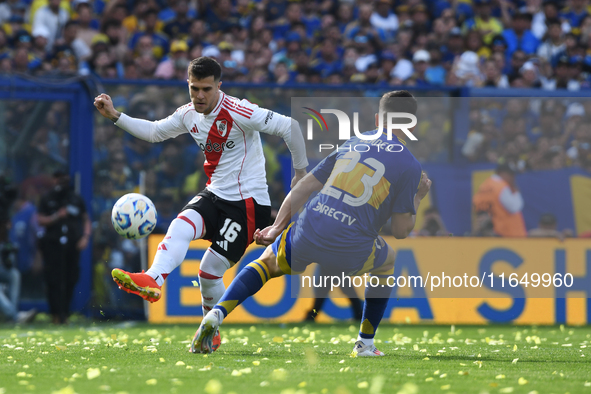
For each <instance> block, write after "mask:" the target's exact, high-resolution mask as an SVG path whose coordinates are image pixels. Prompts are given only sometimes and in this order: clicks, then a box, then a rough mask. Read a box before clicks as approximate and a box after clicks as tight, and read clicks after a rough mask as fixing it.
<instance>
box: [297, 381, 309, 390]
mask: <svg viewBox="0 0 591 394" xmlns="http://www.w3.org/2000/svg"><path fill="white" fill-rule="evenodd" d="M307 385H308V383H306V382H300V383H299V384H298V387H299V388H301V389H303V388H304V387H306V386H307Z"/></svg>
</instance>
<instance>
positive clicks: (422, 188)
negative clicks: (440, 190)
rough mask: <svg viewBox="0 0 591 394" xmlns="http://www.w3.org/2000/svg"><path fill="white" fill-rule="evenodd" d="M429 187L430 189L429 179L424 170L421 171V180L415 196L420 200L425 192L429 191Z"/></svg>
mask: <svg viewBox="0 0 591 394" xmlns="http://www.w3.org/2000/svg"><path fill="white" fill-rule="evenodd" d="M429 189H431V179H429V177H428V176H427V173H426V172H423V173H422V174H421V182H419V190H418V191H417V196H418V197H419V198H420V199H421V200H422V199H423V198H424V197H425V196H426V195H427V193H429Z"/></svg>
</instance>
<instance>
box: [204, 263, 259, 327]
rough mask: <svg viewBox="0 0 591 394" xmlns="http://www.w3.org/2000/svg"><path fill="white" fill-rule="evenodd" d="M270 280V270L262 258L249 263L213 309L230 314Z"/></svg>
mask: <svg viewBox="0 0 591 394" xmlns="http://www.w3.org/2000/svg"><path fill="white" fill-rule="evenodd" d="M267 280H269V270H268V268H267V266H266V265H265V264H264V263H263V262H262V261H260V260H255V261H253V262H252V263H250V264H248V265H247V266H246V267H244V269H242V271H240V272H239V273H238V275H236V277H235V278H234V280H233V281H232V283H231V284H230V286H229V287H228V289H227V290H226V292H225V293H224V295H223V296H222V298H221V299H220V301H219V302H218V304H217V305H216V306H214V307H213V309H219V310H220V311H222V313H223V314H224V317H226V316H228V313H230V312H232V311H233V310H234V308H236V307H237V306H238V305H240V304H242V303H243V302H244V300H246V299H247V298H248V297H250V296H252V295H253V294H255V293H256V292H257V291H259V290H260V289H261V288H262V287H263V285H264V284H265V283H267Z"/></svg>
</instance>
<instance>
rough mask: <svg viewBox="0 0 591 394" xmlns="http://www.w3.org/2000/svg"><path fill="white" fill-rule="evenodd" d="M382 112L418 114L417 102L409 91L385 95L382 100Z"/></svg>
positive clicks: (397, 91) (398, 91)
mask: <svg viewBox="0 0 591 394" xmlns="http://www.w3.org/2000/svg"><path fill="white" fill-rule="evenodd" d="M380 112H382V113H387V112H406V113H410V114H413V115H416V114H417V100H416V99H415V98H414V96H413V95H412V94H411V93H410V92H409V91H407V90H394V91H392V92H388V93H385V94H384V95H383V96H382V98H381V99H380Z"/></svg>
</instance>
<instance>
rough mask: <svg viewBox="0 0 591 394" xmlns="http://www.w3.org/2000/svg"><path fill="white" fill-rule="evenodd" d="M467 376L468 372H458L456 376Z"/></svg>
mask: <svg viewBox="0 0 591 394" xmlns="http://www.w3.org/2000/svg"><path fill="white" fill-rule="evenodd" d="M469 374H470V372H468V371H458V375H463V376H465V375H469Z"/></svg>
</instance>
